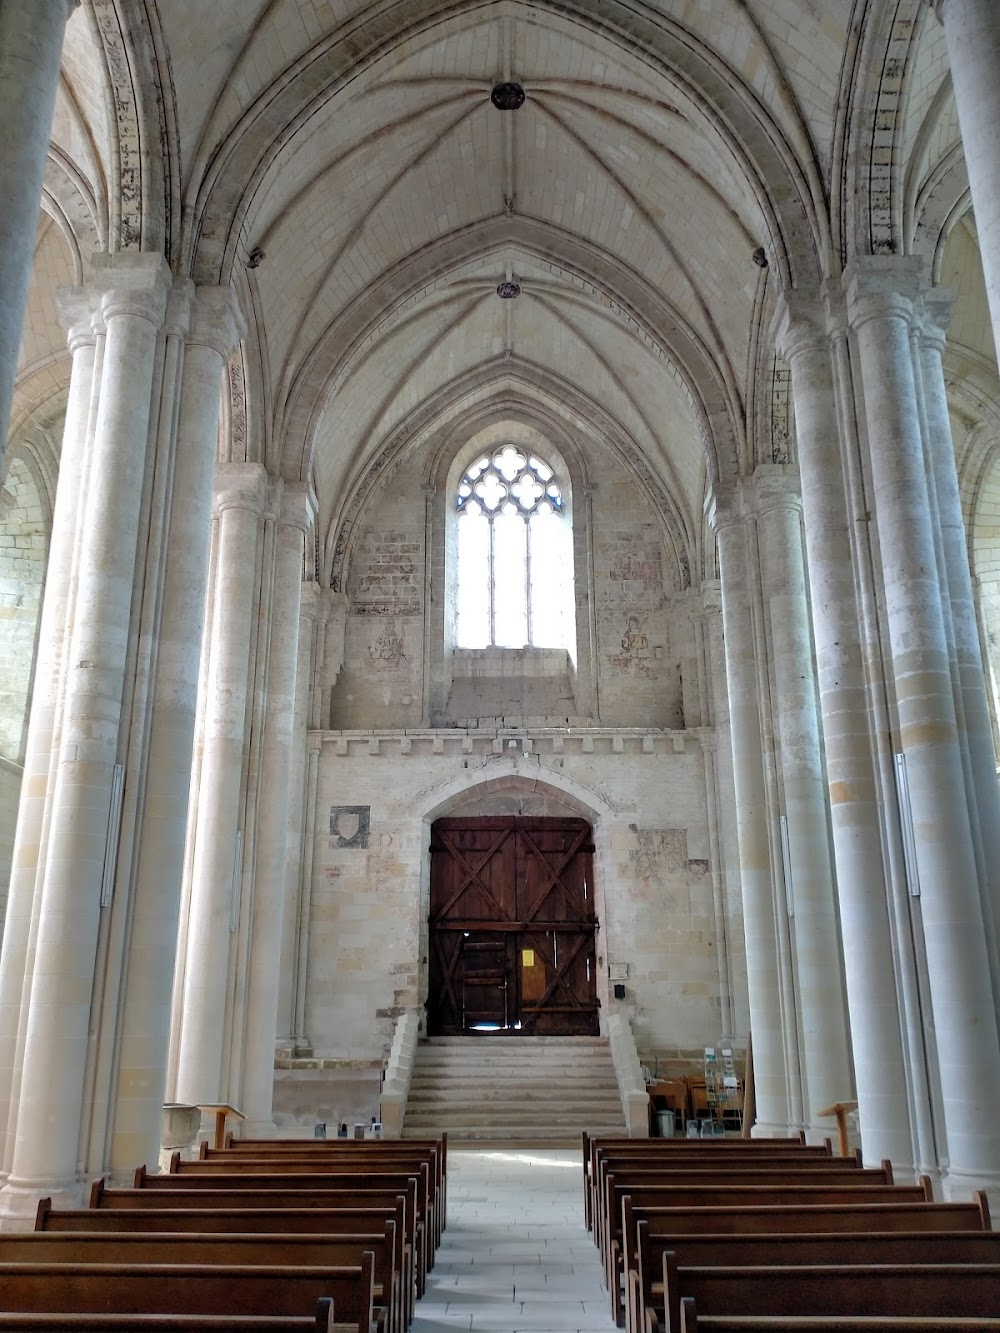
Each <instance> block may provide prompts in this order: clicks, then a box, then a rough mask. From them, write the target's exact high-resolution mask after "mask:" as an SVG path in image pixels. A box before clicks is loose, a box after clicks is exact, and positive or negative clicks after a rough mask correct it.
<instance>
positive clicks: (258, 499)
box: [214, 463, 268, 517]
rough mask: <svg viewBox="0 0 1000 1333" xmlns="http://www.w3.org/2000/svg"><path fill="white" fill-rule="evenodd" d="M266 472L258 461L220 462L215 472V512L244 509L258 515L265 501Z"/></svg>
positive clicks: (266, 488) (266, 487)
mask: <svg viewBox="0 0 1000 1333" xmlns="http://www.w3.org/2000/svg"><path fill="white" fill-rule="evenodd" d="M267 492H268V485H267V473H266V472H265V471H264V469H263V467H262V466H261V465H260V463H220V464H219V466H218V467H217V469H216V472H215V502H214V509H215V512H216V513H217V514H221V513H224V512H225V511H226V510H227V509H245V510H248V511H249V512H250V513H252V514H256V515H257V516H258V517H260V515H261V514H263V512H264V505H265V504H266V502H267Z"/></svg>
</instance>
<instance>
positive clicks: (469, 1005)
mask: <svg viewBox="0 0 1000 1333" xmlns="http://www.w3.org/2000/svg"><path fill="white" fill-rule="evenodd" d="M430 851H431V884H430V915H429V946H430V953H429V978H428V980H429V986H428V997H427V1031H428V1034H429V1035H430V1036H449V1035H457V1034H467V1033H481V1034H484V1035H485V1034H493V1035H496V1034H505V1035H511V1036H513V1035H517V1034H519V1033H523V1034H525V1035H531V1034H535V1035H577V1036H584V1035H594V1034H596V1033H597V1031H598V1007H599V1006H598V1000H597V966H596V936H597V927H598V921H597V916H596V913H595V909H594V879H593V859H592V858H593V852H594V846H593V833H592V830H591V826H590V824H589V823H587V821H586V820H583V819H573V818H559V819H548V818H515V817H511V816H480V817H476V818H473V817H464V818H448V819H439V820H437V821H436V822H435V823H434V824H433V825H432V828H431V847H430Z"/></svg>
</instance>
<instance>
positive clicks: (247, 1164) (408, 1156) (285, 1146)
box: [170, 1137, 448, 1248]
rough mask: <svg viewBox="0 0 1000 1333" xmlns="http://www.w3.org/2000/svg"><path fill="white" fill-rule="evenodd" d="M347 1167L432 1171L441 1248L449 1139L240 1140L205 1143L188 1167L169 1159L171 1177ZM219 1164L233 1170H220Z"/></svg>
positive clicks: (436, 1238) (437, 1241)
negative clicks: (279, 1167)
mask: <svg viewBox="0 0 1000 1333" xmlns="http://www.w3.org/2000/svg"><path fill="white" fill-rule="evenodd" d="M203 1162H211V1163H213V1165H212V1166H210V1167H201V1163H203ZM331 1162H333V1163H336V1164H337V1165H338V1166H339V1165H340V1164H342V1163H343V1164H345V1165H347V1166H348V1167H354V1166H362V1167H365V1168H367V1169H369V1170H371V1171H374V1172H376V1173H378V1172H382V1171H404V1170H405V1171H417V1172H419V1171H421V1170H422V1169H423V1166H424V1164H426V1166H427V1171H428V1178H429V1181H430V1186H429V1190H430V1197H431V1201H432V1203H431V1206H432V1209H433V1213H434V1247H435V1248H437V1246H438V1245H440V1243H441V1236H442V1234H443V1232H444V1228H445V1225H446V1220H447V1219H446V1213H447V1179H448V1176H447V1138H446V1137H442V1139H441V1140H436V1139H435V1140H423V1139H414V1140H407V1141H406V1142H405V1143H403V1142H400V1141H398V1140H375V1141H371V1142H359V1141H357V1140H352V1139H342V1140H339V1141H338V1140H336V1139H334V1140H322V1139H321V1140H316V1141H311V1140H295V1139H274V1140H271V1141H268V1142H261V1141H257V1140H254V1141H253V1143H252V1145H250V1144H247V1143H245V1142H243V1141H241V1140H234V1141H232V1142H231V1144H230V1146H228V1147H225V1148H210V1147H209V1145H208V1144H207V1143H202V1145H201V1149H200V1155H199V1157H198V1158H197V1159H196V1160H195V1161H193V1162H192V1161H184V1160H183V1159H182V1158H181V1155H180V1153H179V1152H175V1153H174V1154H173V1156H172V1157H171V1159H170V1174H172V1175H184V1174H197V1173H198V1172H199V1170H206V1171H219V1172H222V1173H225V1172H227V1171H233V1170H240V1171H242V1170H250V1171H254V1172H258V1171H259V1170H260V1169H261V1168H260V1167H258V1166H257V1165H256V1164H257V1163H264V1164H265V1168H264V1169H267V1170H270V1169H272V1164H281V1165H284V1164H290V1165H289V1169H290V1170H294V1171H299V1170H300V1169H302V1168H307V1167H312V1165H313V1163H318V1166H317V1168H316V1169H317V1170H318V1171H327V1170H329V1169H330V1168H329V1166H328V1163H331ZM219 1163H227V1164H228V1165H225V1166H220V1165H218V1164H219Z"/></svg>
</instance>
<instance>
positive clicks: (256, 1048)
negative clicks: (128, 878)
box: [241, 485, 309, 1138]
mask: <svg viewBox="0 0 1000 1333" xmlns="http://www.w3.org/2000/svg"><path fill="white" fill-rule="evenodd" d="M308 525H309V501H308V495H307V493H306V488H305V487H304V486H301V485H300V486H294V487H293V486H290V485H285V487H284V488H283V493H282V497H281V511H280V516H279V519H278V528H277V542H276V547H275V557H274V583H273V592H272V596H271V643H270V652H269V654H268V664H267V703H266V713H265V718H264V742H263V747H262V757H261V777H260V797H259V804H258V824H257V855H256V864H255V866H254V895H253V913H252V918H251V923H250V961H249V976H248V985H247V1006H246V1018H245V1027H244V1059H243V1093H242V1107H241V1109H242V1110H243V1112H244V1114H245V1115H246V1126H245V1128H246V1133H247V1136H248V1137H250V1138H254V1137H261V1136H266V1135H267V1134H268V1133H271V1134H273V1133H274V1122H273V1120H272V1118H271V1102H272V1094H273V1090H274V1046H275V1038H276V1035H277V1021H278V989H279V982H280V968H281V927H282V900H283V897H284V890H285V858H286V850H287V843H288V787H289V780H290V771H291V751H292V724H293V721H294V716H295V679H296V664H297V658H298V645H299V606H300V602H301V597H302V561H303V555H304V552H305V534H306V529H307V528H308Z"/></svg>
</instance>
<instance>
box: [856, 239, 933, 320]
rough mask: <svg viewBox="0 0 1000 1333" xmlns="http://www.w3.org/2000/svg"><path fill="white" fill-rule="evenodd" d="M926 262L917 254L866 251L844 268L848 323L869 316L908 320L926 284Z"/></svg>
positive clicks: (869, 318)
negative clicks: (888, 253) (866, 252)
mask: <svg viewBox="0 0 1000 1333" xmlns="http://www.w3.org/2000/svg"><path fill="white" fill-rule="evenodd" d="M925 273H926V264H925V261H924V260H923V259H920V258H918V257H917V256H910V255H906V256H900V255H867V256H864V257H862V258H859V259H855V260H852V262H851V263H850V264H848V266H847V268H846V269H845V270H844V290H845V292H846V294H847V316H848V319H849V320H850V324H851V327H852V328H854V329H858V328H860V327H861V326H862V325H863V324H867V323H869V322H870V321H871V320H881V319H901V320H904V321H905V322H907V323H909V322H910V320H912V318H913V315H914V310H915V306H916V303H917V301H918V300H919V298H920V296H921V294H922V292H923V290H924V287H925Z"/></svg>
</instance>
